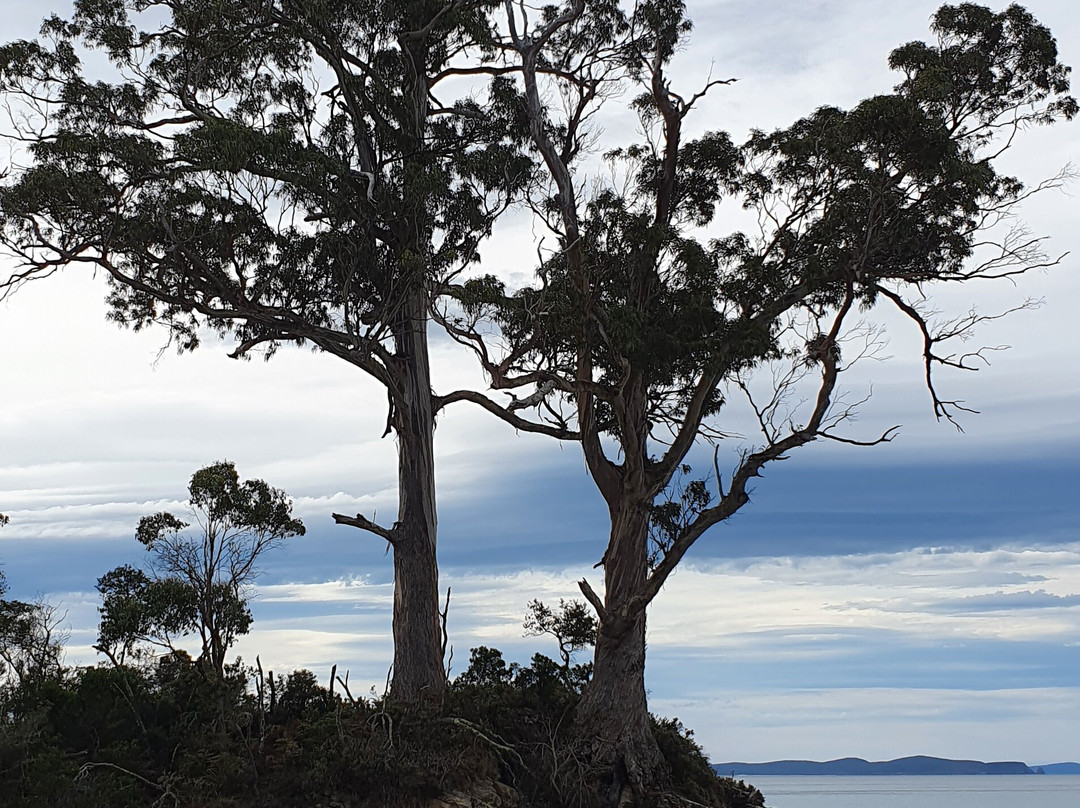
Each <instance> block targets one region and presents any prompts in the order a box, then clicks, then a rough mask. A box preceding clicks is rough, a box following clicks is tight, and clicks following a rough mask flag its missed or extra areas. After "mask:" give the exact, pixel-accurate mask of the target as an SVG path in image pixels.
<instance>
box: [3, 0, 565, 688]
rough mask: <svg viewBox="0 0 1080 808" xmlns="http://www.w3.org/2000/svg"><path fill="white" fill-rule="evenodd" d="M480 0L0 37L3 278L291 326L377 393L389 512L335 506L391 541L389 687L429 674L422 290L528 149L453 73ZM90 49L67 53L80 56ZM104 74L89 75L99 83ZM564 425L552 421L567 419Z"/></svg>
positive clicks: (436, 638)
mask: <svg viewBox="0 0 1080 808" xmlns="http://www.w3.org/2000/svg"><path fill="white" fill-rule="evenodd" d="M497 6H498V4H497V3H496V2H494V0H467V1H466V2H453V3H445V2H442V0H389V1H388V2H384V1H383V0H379V1H378V2H376V1H375V0H359V1H357V0H349V1H348V2H345V0H325V1H320V2H317V3H309V2H298V1H297V0H271V1H270V2H263V1H262V0H225V2H220V0H194V1H193V2H185V3H182V4H177V3H172V2H165V0H150V1H149V2H146V1H145V0H123V1H122V2H106V3H100V2H89V1H88V0H82V1H81V2H76V3H75V10H74V16H73V17H72V19H71V20H70V21H65V20H61V19H59V18H57V17H51V18H50V19H48V20H46V22H45V23H44V26H43V28H42V38H41V40H40V41H35V42H14V43H11V44H9V45H7V46H6V47H4V48H2V49H0V92H3V94H4V97H5V99H6V102H7V104H8V105H9V106H10V107H11V108H12V110H13V116H12V121H13V122H14V124H15V126H16V127H17V128H18V129H19V132H18V134H17V138H18V139H19V141H20V142H21V143H22V145H23V146H24V147H25V150H26V157H27V158H28V163H29V165H28V167H25V168H24V167H20V166H11V167H10V168H9V169H8V171H7V172H6V180H5V182H4V184H3V187H2V188H0V241H2V242H3V243H4V244H5V245H6V246H7V248H8V250H9V251H10V252H11V253H13V254H14V255H15V256H16V257H17V258H18V259H19V260H20V262H21V264H22V267H21V269H20V270H19V271H17V272H15V273H14V274H13V275H12V276H11V277H10V278H9V280H8V282H7V285H6V287H7V289H9V290H10V289H13V288H16V287H17V286H18V285H19V284H21V283H22V282H25V281H28V280H30V279H33V278H42V277H46V276H48V275H51V274H52V273H54V272H56V271H57V270H59V269H61V268H63V267H70V266H77V265H90V266H93V267H96V268H99V269H103V270H104V271H105V273H106V275H107V277H108V279H109V284H110V293H109V296H108V302H109V306H110V314H109V316H110V318H111V319H113V320H115V321H116V322H119V323H122V324H124V325H127V326H131V327H132V328H134V329H141V328H144V327H147V326H149V325H151V324H154V323H157V324H162V325H164V326H165V327H166V328H167V329H168V330H169V334H170V338H171V340H172V342H173V344H174V345H176V347H177V348H178V349H180V350H181V351H185V350H191V349H194V348H195V347H196V346H197V345H198V343H199V341H200V336H201V335H203V334H205V333H206V331H207V329H208V330H209V331H210V332H212V333H216V334H217V335H219V336H220V337H222V338H227V339H231V340H234V341H235V343H236V349H235V351H234V352H233V354H232V355H233V356H236V357H241V356H248V355H250V352H252V351H253V350H255V349H257V348H259V347H260V346H262V347H264V348H265V349H266V352H267V356H269V355H271V354H272V353H273V352H274V350H275V349H276V348H277V347H278V346H280V345H282V344H288V343H300V344H305V345H309V346H312V347H314V348H316V349H318V350H321V351H324V352H326V353H328V354H331V355H333V356H336V357H338V358H340V359H342V360H344V361H345V362H348V363H350V364H351V365H353V366H355V367H357V368H359V369H360V370H362V371H364V372H365V373H366V374H368V375H369V376H370V377H371V378H373V379H374V380H375V381H376V382H378V383H379V384H380V385H382V386H383V387H384V388H385V389H386V394H387V401H388V414H387V422H386V433H387V434H388V433H390V432H393V433H394V434H395V436H396V438H397V443H398V513H397V519H396V521H395V522H394V524H393V525H392V526H384V525H379V524H376V523H375V522H373V521H372V520H370V519H368V518H367V517H364V516H362V515H359V514H357V515H355V516H347V515H342V514H335V518H336V519H337V521H338V522H340V523H343V524H348V525H352V526H355V527H358V528H361V529H363V530H366V531H370V532H371V533H374V534H376V535H377V536H379V537H381V538H383V539H385V540H386V541H387V542H389V543H390V545H391V547H392V549H393V560H394V578H395V583H396V587H395V596H394V623H393V630H394V668H393V670H394V678H393V685H392V689H393V692H394V694H395V695H396V696H398V697H400V698H414V697H417V696H419V695H420V694H421V693H438V692H440V691H441V690H442V688H443V686H444V684H445V672H444V670H443V663H442V647H443V644H442V637H441V624H440V620H439V584H438V566H437V561H436V525H437V520H436V503H435V468H434V424H435V415H436V413H437V412H438V411H439V409H440V408H441V407H443V406H445V405H446V404H447V403H449V402H451V401H457V400H462V399H469V400H471V401H474V402H475V403H477V404H479V405H481V406H483V407H485V408H486V409H488V410H490V411H492V412H495V413H497V414H498V415H500V416H501V417H503V418H504V419H505V420H507V421H508V422H509V423H511V424H513V425H514V426H516V427H517V428H520V429H526V430H537V431H547V432H549V433H550V434H559V430H553V429H551V428H549V427H547V426H543V425H533V424H531V423H529V422H528V421H527V420H526V419H524V418H521V417H520V416H519V415H518V414H517V412H515V411H513V410H510V409H505V408H502V407H500V406H498V405H496V404H495V403H494V402H492V401H491V400H489V399H488V398H486V397H484V396H482V395H479V394H476V393H474V392H472V391H458V392H457V393H451V394H449V395H447V396H443V397H440V396H436V395H435V394H434V393H433V391H432V387H431V374H430V368H429V358H428V342H427V328H428V319H429V314H428V310H429V307H430V305H431V299H432V297H433V296H434V295H436V294H438V293H439V291H440V289H441V288H442V286H443V284H445V283H446V282H447V281H448V280H449V279H450V278H452V277H453V276H454V275H455V274H456V273H457V272H459V271H460V270H461V269H462V268H464V267H466V266H468V265H469V264H471V263H473V262H474V261H476V260H477V256H478V252H477V250H478V245H479V243H480V242H481V241H482V240H483V239H484V238H485V237H486V236H487V235H488V233H489V232H490V230H491V227H492V224H493V222H494V221H495V219H496V217H498V215H499V214H501V212H502V211H503V210H504V209H505V208H506V206H507V204H509V202H510V200H511V199H513V198H514V197H515V196H516V195H518V194H520V193H521V191H522V190H523V188H524V186H525V183H526V181H527V179H528V176H529V170H530V167H531V162H530V161H529V160H528V159H527V158H526V157H525V156H523V155H522V154H521V149H520V145H521V143H522V141H523V137H524V130H523V129H522V125H521V124H522V119H521V117H520V114H519V110H518V108H517V107H516V106H515V104H514V103H513V99H514V97H515V96H514V93H513V91H512V82H510V81H509V80H508V79H506V78H505V77H504V76H502V75H498V74H496V75H494V76H493V77H492V78H491V81H490V82H489V83H488V84H487V85H485V86H483V87H474V86H472V83H471V82H470V80H469V76H470V74H472V73H473V72H474V68H475V67H476V66H477V64H483V63H485V61H490V60H491V59H492V58H493V57H494V55H495V51H494V45H495V40H494V38H493V36H494V33H493V32H494V23H493V22H492V20H491V19H490V16H489V15H490V10H491V9H492V8H493V7H497ZM87 52H89V53H93V54H99V55H105V56H107V57H108V60H109V62H110V63H111V64H112V66H113V67H114V68H115V69H114V71H113V72H112V73H111V74H110V73H108V71H107V69H106V68H105V63H104V60H101V59H95V60H94V61H93V65H94V67H93V69H92V70H90V69H84V67H83V64H82V61H81V55H82V54H85V53H87ZM97 75H101V76H102V78H101V79H98V78H96V76H97ZM563 431H565V430H563Z"/></svg>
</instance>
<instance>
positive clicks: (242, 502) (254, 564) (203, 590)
mask: <svg viewBox="0 0 1080 808" xmlns="http://www.w3.org/2000/svg"><path fill="white" fill-rule="evenodd" d="M188 494H189V504H190V507H191V518H192V519H193V522H194V524H195V526H196V530H195V531H188V528H189V527H191V526H192V523H189V522H184V521H181V520H180V519H178V518H177V517H176V516H174V515H172V514H171V513H157V514H154V515H153V516H144V517H143V518H142V519H140V520H139V527H138V529H137V531H136V534H135V536H136V538H137V539H138V540H139V542H140V543H141V544H142V545H143V546H144V547H145V548H146V549H147V550H148V551H149V552H150V553H152V554H153V560H152V562H151V565H150V566H151V573H150V574H149V575H148V574H146V573H145V572H143V571H142V570H139V569H136V568H134V567H131V566H129V565H125V566H122V567H117V568H116V569H114V570H111V571H110V572H108V573H106V574H105V575H103V576H102V577H101V578H99V579H98V583H97V589H98V592H100V593H101V596H102V600H103V602H102V606H101V624H100V627H99V636H98V643H97V646H96V647H97V648H98V649H99V650H100V651H102V653H104V654H106V655H107V656H108V657H109V658H110V659H111V660H112V661H113V662H114V664H117V665H121V664H123V662H124V660H125V658H126V657H127V656H128V654H130V652H131V651H132V650H133V648H134V647H135V644H136V643H138V642H150V643H153V644H156V645H159V646H162V647H165V648H167V649H169V650H170V651H173V652H175V650H176V647H175V641H176V640H177V639H178V638H180V637H182V636H185V635H190V634H197V635H198V637H199V641H200V643H201V645H202V652H201V656H200V657H199V660H200V662H202V663H203V664H204V665H205V666H206V667H207V669H208V670H209V671H210V672H211V673H212V674H213V675H214V676H215V677H216V678H217V679H218V680H221V679H222V678H223V676H224V671H225V655H226V653H227V652H228V650H229V648H230V647H231V646H232V645H233V643H234V642H235V641H236V639H237V638H238V637H240V636H242V635H244V634H246V633H247V632H248V629H249V628H250V627H251V612H250V610H249V609H248V605H247V601H248V598H249V596H250V587H251V584H252V582H253V581H254V579H255V576H256V575H257V574H258V571H259V570H258V562H259V560H260V559H261V558H262V556H263V555H265V554H266V552H267V551H269V550H271V549H273V548H274V547H277V546H279V545H280V544H281V543H282V542H283V541H284V540H285V539H287V538H289V537H291V536H302V535H304V532H305V529H304V525H303V523H302V522H301V521H300V520H299V519H295V518H293V516H292V503H291V502H290V501H289V499H288V497H287V496H286V495H285V493H284V492H283V491H279V490H278V489H276V488H271V487H270V486H269V485H267V484H266V483H265V482H263V481H262V480H248V481H246V482H243V483H241V482H240V478H239V475H237V473H236V468H235V467H234V466H233V464H232V463H229V462H227V461H224V462H220V463H214V464H212V465H210V466H207V467H206V468H202V469H199V470H198V471H196V472H195V474H194V475H192V477H191V483H190V484H189V485H188Z"/></svg>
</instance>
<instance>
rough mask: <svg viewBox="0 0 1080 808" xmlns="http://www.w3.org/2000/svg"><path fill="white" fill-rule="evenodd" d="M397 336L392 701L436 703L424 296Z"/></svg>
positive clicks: (412, 298) (414, 299)
mask: <svg viewBox="0 0 1080 808" xmlns="http://www.w3.org/2000/svg"><path fill="white" fill-rule="evenodd" d="M403 309H404V310H403V312H402V322H403V326H402V328H401V330H400V331H399V333H398V334H397V335H396V341H397V354H398V359H399V361H400V363H401V364H400V366H399V368H400V371H401V372H400V373H399V374H398V378H397V379H396V382H397V384H398V385H399V395H398V396H397V397H396V400H397V405H396V409H395V413H394V430H395V432H396V433H397V439H398V522H397V525H395V526H394V530H393V534H394V544H393V548H394V674H393V681H392V683H391V691H390V692H391V695H393V696H394V697H395V698H399V699H403V700H406V701H415V700H417V699H419V698H424V697H428V696H431V697H437V696H439V695H441V694H442V692H443V689H444V687H445V685H446V674H445V672H444V671H443V660H442V648H443V644H442V627H441V625H440V621H439V565H438V559H437V557H436V535H437V528H438V521H437V518H436V510H435V449H434V445H435V418H434V414H433V412H432V405H433V401H432V393H431V370H430V365H429V359H428V344H427V306H426V302H425V298H424V293H423V290H422V289H416V290H414V291H413V292H412V293H411V294H409V295H408V297H407V299H406V300H405V301H404V304H403Z"/></svg>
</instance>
